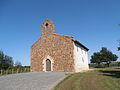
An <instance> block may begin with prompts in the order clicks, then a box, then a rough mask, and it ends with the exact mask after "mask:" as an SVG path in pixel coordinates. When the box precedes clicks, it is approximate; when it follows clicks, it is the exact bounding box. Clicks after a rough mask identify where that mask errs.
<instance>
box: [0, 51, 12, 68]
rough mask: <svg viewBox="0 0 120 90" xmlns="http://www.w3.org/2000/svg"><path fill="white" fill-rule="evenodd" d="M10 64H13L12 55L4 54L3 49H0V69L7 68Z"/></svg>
mask: <svg viewBox="0 0 120 90" xmlns="http://www.w3.org/2000/svg"><path fill="white" fill-rule="evenodd" d="M11 66H13V59H12V57H10V56H7V55H5V54H4V53H3V51H0V69H8V68H9V67H11Z"/></svg>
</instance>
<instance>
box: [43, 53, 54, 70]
mask: <svg viewBox="0 0 120 90" xmlns="http://www.w3.org/2000/svg"><path fill="white" fill-rule="evenodd" d="M49 60H50V61H49ZM47 62H49V64H50V67H51V68H50V69H51V70H49V71H54V70H53V65H54V60H53V58H52V57H51V56H49V55H48V56H46V57H45V58H44V59H43V62H42V66H43V71H44V72H47V71H48V70H47V66H49V65H46V64H47Z"/></svg>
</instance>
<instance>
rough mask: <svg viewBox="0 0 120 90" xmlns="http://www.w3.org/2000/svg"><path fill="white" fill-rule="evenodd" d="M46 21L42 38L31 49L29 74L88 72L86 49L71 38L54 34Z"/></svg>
mask: <svg viewBox="0 0 120 90" xmlns="http://www.w3.org/2000/svg"><path fill="white" fill-rule="evenodd" d="M54 32H55V28H54V23H53V22H52V21H51V20H49V19H46V20H45V21H44V22H43V24H42V36H41V37H40V39H38V40H37V41H36V42H35V43H34V44H33V45H32V47H31V68H30V70H31V72H47V71H51V72H81V71H84V70H88V69H89V66H88V53H87V52H88V50H89V49H88V48H87V47H86V46H84V45H83V44H82V43H80V42H79V41H77V40H74V39H73V37H71V36H66V35H59V34H55V33H54Z"/></svg>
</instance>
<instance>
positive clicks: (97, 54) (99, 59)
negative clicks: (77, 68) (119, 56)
mask: <svg viewBox="0 0 120 90" xmlns="http://www.w3.org/2000/svg"><path fill="white" fill-rule="evenodd" d="M90 61H91V63H97V64H98V66H100V63H102V57H101V54H100V52H95V53H94V54H93V55H92V56H91V60H90Z"/></svg>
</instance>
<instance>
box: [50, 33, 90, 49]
mask: <svg viewBox="0 0 120 90" xmlns="http://www.w3.org/2000/svg"><path fill="white" fill-rule="evenodd" d="M49 34H52V35H57V36H62V37H66V38H71V39H72V41H73V42H75V43H77V44H78V45H80V46H81V47H83V48H84V49H85V50H87V51H88V50H89V49H88V48H87V47H86V46H84V45H83V44H82V43H80V42H79V41H77V40H74V39H73V37H72V36H66V35H59V34H55V33H49Z"/></svg>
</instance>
